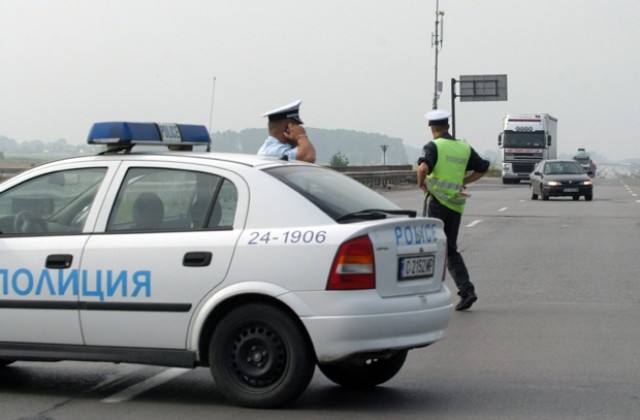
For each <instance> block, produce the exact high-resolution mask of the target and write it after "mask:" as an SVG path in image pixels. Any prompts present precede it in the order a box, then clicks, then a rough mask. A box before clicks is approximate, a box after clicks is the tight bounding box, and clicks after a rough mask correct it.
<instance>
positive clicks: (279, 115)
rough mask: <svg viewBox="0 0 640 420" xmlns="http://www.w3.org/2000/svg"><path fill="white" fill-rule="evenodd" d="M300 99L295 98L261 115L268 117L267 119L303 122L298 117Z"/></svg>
mask: <svg viewBox="0 0 640 420" xmlns="http://www.w3.org/2000/svg"><path fill="white" fill-rule="evenodd" d="M301 103H302V101H300V100H297V101H295V102H291V103H290V104H288V105H285V106H281V107H280V108H276V109H274V110H272V111H269V112H265V113H264V114H263V115H262V116H263V117H269V121H278V120H285V119H290V120H295V121H297V122H299V123H300V124H304V123H303V122H302V120H301V119H300V104H301Z"/></svg>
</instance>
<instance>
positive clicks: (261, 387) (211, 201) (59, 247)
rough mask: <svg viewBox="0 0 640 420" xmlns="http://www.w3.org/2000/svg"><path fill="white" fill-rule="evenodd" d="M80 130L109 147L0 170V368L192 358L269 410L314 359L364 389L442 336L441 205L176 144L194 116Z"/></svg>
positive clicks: (446, 301)
mask: <svg viewBox="0 0 640 420" xmlns="http://www.w3.org/2000/svg"><path fill="white" fill-rule="evenodd" d="M89 142H90V143H94V144H100V143H103V144H106V145H107V150H106V151H105V152H103V153H101V154H99V155H97V156H89V157H77V158H72V159H65V160H60V161H56V162H52V163H47V164H44V165H41V166H38V167H35V168H32V169H30V170H28V171H26V172H23V173H21V174H19V175H17V176H15V177H14V178H12V179H10V180H8V181H6V182H4V183H2V184H0V232H1V233H0V366H6V365H9V364H11V363H12V362H14V361H19V360H25V361H56V360H78V361H103V362H105V361H106V362H129V363H142V364H157V365H165V366H176V367H192V368H194V367H197V366H208V367H209V368H210V369H211V372H212V374H213V377H214V380H215V383H216V386H217V387H218V388H219V389H220V390H221V392H223V393H224V394H225V395H226V396H227V397H228V398H229V399H230V400H232V401H234V402H235V403H237V404H240V405H244V406H250V407H273V406H280V405H282V404H285V403H287V402H290V401H292V400H293V399H295V398H297V397H298V396H299V395H300V394H301V393H302V392H303V391H304V389H305V388H306V387H307V385H308V384H309V381H310V380H311V378H312V375H313V372H314V369H315V366H316V365H318V366H319V368H320V370H321V371H322V372H323V373H324V374H325V375H326V376H327V377H328V378H329V379H331V380H332V381H334V382H336V383H338V384H341V385H344V386H350V387H369V386H375V385H378V384H381V383H383V382H385V381H387V380H389V379H391V378H392V377H393V376H394V375H395V374H396V373H397V372H398V371H399V370H400V368H401V367H402V365H403V363H404V361H405V358H406V356H407V351H408V350H410V349H413V348H417V347H424V346H428V345H430V344H432V343H434V342H436V341H438V340H440V339H442V338H444V337H445V336H446V334H447V327H448V324H449V321H450V319H451V317H452V315H453V305H452V299H451V293H450V291H449V290H448V288H447V287H446V286H445V285H444V284H443V278H444V270H445V258H446V239H445V236H444V233H443V231H442V224H441V222H440V221H439V220H435V219H429V218H421V217H415V212H414V211H407V210H402V209H400V208H398V207H397V206H396V205H395V204H393V203H392V202H390V201H388V200H387V199H386V198H384V197H382V196H381V195H379V194H377V193H375V192H374V191H372V190H370V189H368V188H366V187H364V186H362V185H361V184H359V183H358V182H356V181H354V180H352V179H350V178H348V177H346V176H344V175H341V174H339V173H337V172H335V171H332V170H330V169H326V168H323V167H321V166H318V165H313V164H307V163H302V162H297V161H292V162H286V161H282V160H276V159H273V158H264V157H258V156H254V155H233V154H223V153H209V152H207V151H206V150H205V151H200V152H198V151H186V150H187V149H190V148H193V146H194V145H196V146H198V145H200V146H202V145H205V147H206V146H207V145H208V144H209V136H208V133H207V131H206V129H205V127H202V126H190V125H175V124H174V125H161V124H146V123H145V124H142V123H99V124H95V125H94V127H93V129H92V131H91V134H90V136H89ZM134 144H147V145H149V144H161V145H169V148H170V149H175V150H174V151H169V152H163V153H147V152H132V151H131V148H132V147H133V145H134ZM196 148H197V147H196Z"/></svg>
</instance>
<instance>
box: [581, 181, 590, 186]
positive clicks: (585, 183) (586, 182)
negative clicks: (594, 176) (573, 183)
mask: <svg viewBox="0 0 640 420" xmlns="http://www.w3.org/2000/svg"><path fill="white" fill-rule="evenodd" d="M591 184H592V182H591V181H582V185H591Z"/></svg>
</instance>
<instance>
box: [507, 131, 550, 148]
mask: <svg viewBox="0 0 640 420" xmlns="http://www.w3.org/2000/svg"><path fill="white" fill-rule="evenodd" d="M503 147H533V148H543V147H545V140H544V133H543V132H521V131H507V132H505V133H504V141H503Z"/></svg>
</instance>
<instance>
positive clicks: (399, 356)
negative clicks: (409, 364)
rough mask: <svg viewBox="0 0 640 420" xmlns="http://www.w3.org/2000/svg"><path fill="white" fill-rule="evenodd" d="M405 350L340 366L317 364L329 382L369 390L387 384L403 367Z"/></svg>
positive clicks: (405, 355)
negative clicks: (389, 355)
mask: <svg viewBox="0 0 640 420" xmlns="http://www.w3.org/2000/svg"><path fill="white" fill-rule="evenodd" d="M407 353H408V351H407V350H402V351H399V352H397V353H395V354H393V355H392V356H391V357H388V358H369V359H365V360H360V361H358V362H351V363H342V364H318V367H319V368H320V371H321V372H322V373H323V374H324V375H325V376H326V377H327V378H329V379H330V380H331V381H333V382H335V383H337V384H338V385H342V386H345V387H348V388H370V387H374V386H376V385H380V384H382V383H385V382H387V381H388V380H389V379H391V378H393V377H394V376H396V374H397V373H398V372H399V371H400V369H401V368H402V365H404V362H405V360H406V359H407Z"/></svg>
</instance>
